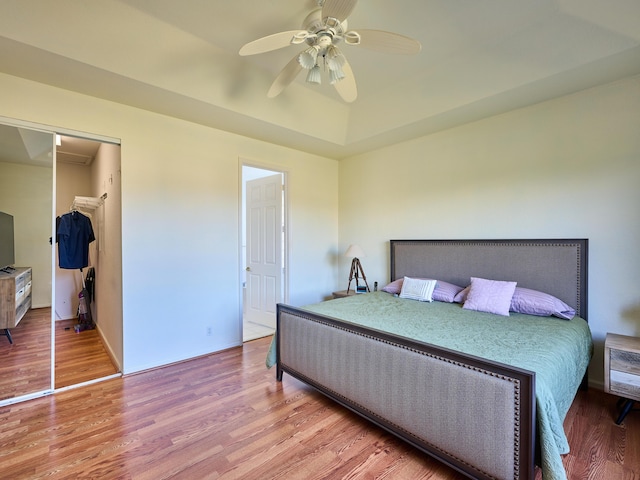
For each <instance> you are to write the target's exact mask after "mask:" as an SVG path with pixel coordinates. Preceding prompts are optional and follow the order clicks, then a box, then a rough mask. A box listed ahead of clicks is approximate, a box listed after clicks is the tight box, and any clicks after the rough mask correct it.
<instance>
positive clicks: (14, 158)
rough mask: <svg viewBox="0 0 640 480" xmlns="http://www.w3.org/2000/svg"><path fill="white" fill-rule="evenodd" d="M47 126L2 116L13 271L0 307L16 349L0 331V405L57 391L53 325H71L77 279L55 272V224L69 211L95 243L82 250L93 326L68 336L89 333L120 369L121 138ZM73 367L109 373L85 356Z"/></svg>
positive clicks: (1, 196)
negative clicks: (79, 216) (87, 223)
mask: <svg viewBox="0 0 640 480" xmlns="http://www.w3.org/2000/svg"><path fill="white" fill-rule="evenodd" d="M51 128H52V127H50V126H47V125H39V124H35V123H31V122H26V121H22V120H16V119H10V118H6V117H0V178H1V179H2V188H0V211H1V212H5V213H7V214H9V215H11V216H12V217H13V218H14V227H15V228H14V243H15V263H14V267H16V271H15V273H16V275H15V278H14V275H13V273H7V274H4V276H3V278H2V282H3V286H2V289H4V290H6V289H8V290H6V291H7V292H8V294H7V295H3V296H2V297H1V298H0V307H1V308H4V309H5V311H7V312H10V313H11V315H10V317H11V320H12V323H15V324H16V325H15V327H14V328H11V329H10V331H11V334H12V336H13V343H10V342H9V339H8V337H7V336H5V335H0V359H1V360H2V364H3V375H2V376H0V405H6V404H10V403H14V402H16V401H23V400H28V399H30V398H34V397H38V396H42V395H45V394H48V393H51V392H52V391H54V389H58V387H57V386H56V385H55V377H56V375H55V371H56V369H57V366H58V365H57V355H56V354H58V353H59V352H58V351H57V349H58V347H59V344H58V343H57V342H56V335H55V333H56V332H55V327H56V324H57V323H58V322H57V321H58V320H65V321H67V322H73V321H75V319H77V313H78V311H77V308H78V292H79V291H81V287H82V278H83V277H81V276H80V271H79V270H64V269H60V268H59V266H58V258H57V257H58V251H57V244H56V242H55V238H56V218H57V217H58V216H60V215H63V214H65V213H68V212H69V211H71V210H74V209H77V210H78V211H81V212H84V214H86V215H89V216H90V217H91V222H92V225H93V228H94V234H95V237H96V241H94V242H92V247H91V250H90V252H89V255H90V258H91V266H93V267H94V268H95V280H94V285H95V298H94V299H93V302H92V304H91V313H92V315H93V320H95V322H96V329H94V330H92V331H91V332H81V333H79V334H76V333H75V332H74V331H73V330H74V329H73V328H71V329H70V330H71V331H70V332H69V335H70V336H69V337H67V338H69V339H70V340H72V341H75V339H78V340H83V339H86V338H88V336H84V337H83V333H91V334H93V333H94V332H95V333H96V334H97V335H99V336H100V340H101V343H102V344H104V346H105V348H106V350H107V351H108V355H109V357H110V359H111V360H112V364H111V367H113V365H115V368H116V371H121V370H122V357H123V334H122V330H123V319H122V227H121V224H122V220H121V218H122V214H121V210H122V207H121V189H120V184H121V179H120V144H119V140H118V139H114V138H110V137H103V136H100V135H88V134H87V135H85V134H79V133H78V132H73V131H70V130H64V129H60V131H59V132H58V134H57V135H56V132H53V131H52V130H51ZM77 135H81V136H77ZM88 136H90V137H91V138H87V137H88ZM25 192H29V193H28V195H27V194H25ZM83 273H85V274H86V271H85V272H83ZM29 276H30V278H29ZM4 290H3V291H4ZM5 297H6V298H8V299H9V300H5ZM13 299H15V300H16V303H14V302H13ZM29 303H30V304H31V305H29ZM29 306H30V308H28V307H29ZM25 309H26V310H27V311H26V313H25V314H24V315H22V314H23V311H24V310H25ZM14 314H15V317H14ZM18 317H20V321H19V322H18V321H17V318H18ZM14 319H15V322H14ZM0 333H2V328H1V327H0ZM65 333H66V332H65ZM75 365H77V367H78V368H79V369H80V368H84V369H85V370H91V371H92V373H93V375H94V377H93V378H92V379H90V380H88V381H98V380H100V379H101V378H104V377H105V376H106V375H104V374H103V373H101V371H99V370H97V369H95V368H94V366H93V365H92V364H91V363H90V361H89V360H88V359H87V358H80V359H78V360H77V361H76V364H75ZM74 368H75V367H74ZM84 383H86V382H84ZM72 386H75V385H69V387H72ZM65 388H67V387H66V386H65Z"/></svg>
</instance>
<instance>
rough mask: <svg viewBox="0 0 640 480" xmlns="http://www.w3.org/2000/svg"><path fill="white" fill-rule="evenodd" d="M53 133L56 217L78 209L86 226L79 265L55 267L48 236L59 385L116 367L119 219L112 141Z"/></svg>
mask: <svg viewBox="0 0 640 480" xmlns="http://www.w3.org/2000/svg"><path fill="white" fill-rule="evenodd" d="M57 137H58V141H57V146H56V167H57V168H56V217H57V218H58V219H61V218H64V217H71V218H77V217H81V218H83V219H85V220H86V221H87V223H89V224H90V225H91V227H92V233H93V235H92V239H90V241H89V243H88V259H87V261H86V262H83V263H82V265H84V266H82V267H80V265H76V264H74V265H68V264H67V265H63V267H61V265H62V262H61V261H59V260H60V259H61V257H60V255H59V254H60V247H61V244H60V243H59V242H58V243H57V244H56V252H55V253H56V258H55V290H54V312H53V313H54V325H55V328H54V330H55V337H56V348H55V389H56V390H60V389H63V388H68V387H70V386H76V385H82V384H86V383H92V382H95V381H98V380H101V379H104V378H111V377H112V376H114V375H119V374H120V372H121V371H122V368H121V365H122V360H121V359H122V328H123V327H122V287H121V279H122V253H121V252H122V241H121V238H122V235H121V223H122V220H121V203H120V198H121V195H120V183H121V182H120V145H119V143H114V142H105V141H102V140H100V139H93V138H87V137H79V136H74V135H57ZM70 267H72V268H70ZM76 267H80V268H76ZM114 280H115V281H114Z"/></svg>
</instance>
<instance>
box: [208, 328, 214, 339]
mask: <svg viewBox="0 0 640 480" xmlns="http://www.w3.org/2000/svg"><path fill="white" fill-rule="evenodd" d="M212 333H213V328H211V327H207V337H210V336H211V334H212Z"/></svg>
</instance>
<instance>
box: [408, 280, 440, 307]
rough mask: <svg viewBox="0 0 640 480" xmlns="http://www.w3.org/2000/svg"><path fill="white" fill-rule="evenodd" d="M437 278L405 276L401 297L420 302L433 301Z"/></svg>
mask: <svg viewBox="0 0 640 480" xmlns="http://www.w3.org/2000/svg"><path fill="white" fill-rule="evenodd" d="M436 283H437V281H436V280H425V279H422V278H409V277H404V281H403V282H402V290H400V298H409V299H411V300H419V301H420V302H432V301H433V297H432V295H433V290H434V289H435V288H436Z"/></svg>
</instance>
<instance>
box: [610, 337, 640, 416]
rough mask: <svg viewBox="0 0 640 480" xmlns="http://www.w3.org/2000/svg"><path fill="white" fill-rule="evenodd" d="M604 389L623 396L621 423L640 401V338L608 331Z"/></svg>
mask: <svg viewBox="0 0 640 480" xmlns="http://www.w3.org/2000/svg"><path fill="white" fill-rule="evenodd" d="M604 391H605V392H607V393H611V394H613V395H618V396H619V397H621V400H622V410H621V412H620V414H619V415H618V418H617V419H616V425H620V423H622V421H623V420H624V417H625V416H626V415H627V413H629V411H631V409H632V408H633V404H634V403H635V402H636V401H640V338H638V337H629V336H626V335H617V334H615V333H607V338H606V340H605V342H604ZM618 403H619V404H620V402H618Z"/></svg>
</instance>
